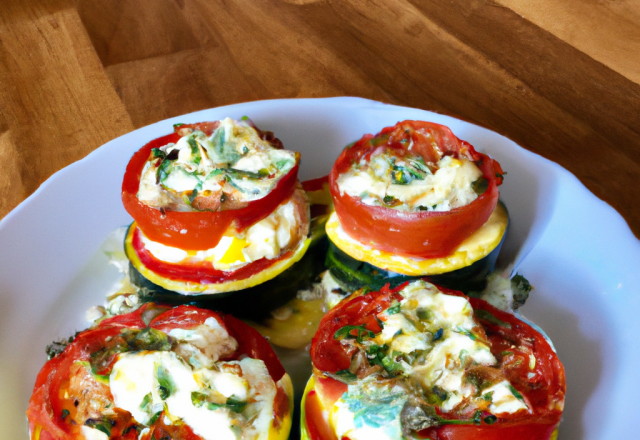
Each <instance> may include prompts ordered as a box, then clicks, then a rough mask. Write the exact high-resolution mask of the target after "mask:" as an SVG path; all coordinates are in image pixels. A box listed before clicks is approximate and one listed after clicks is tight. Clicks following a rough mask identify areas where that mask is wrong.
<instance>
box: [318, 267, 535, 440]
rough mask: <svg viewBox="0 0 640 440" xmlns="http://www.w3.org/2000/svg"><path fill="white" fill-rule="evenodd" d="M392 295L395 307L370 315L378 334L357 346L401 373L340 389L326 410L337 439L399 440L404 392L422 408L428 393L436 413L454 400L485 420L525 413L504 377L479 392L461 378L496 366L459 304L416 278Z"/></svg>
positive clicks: (464, 303)
mask: <svg viewBox="0 0 640 440" xmlns="http://www.w3.org/2000/svg"><path fill="white" fill-rule="evenodd" d="M400 294H401V295H402V297H403V298H402V300H401V301H400V302H398V303H395V304H392V305H391V306H390V307H389V308H388V309H386V310H385V311H383V312H382V313H379V314H378V315H377V318H378V319H380V320H381V321H382V322H383V325H382V331H380V332H379V333H377V334H376V335H375V336H374V337H372V338H371V339H368V338H365V339H364V340H363V342H362V344H363V345H362V346H363V347H365V348H366V347H374V346H377V347H387V348H384V350H385V355H386V358H387V359H389V358H390V359H391V360H392V362H394V363H396V364H397V365H399V366H400V367H401V368H400V371H401V372H400V373H399V375H398V376H395V377H394V376H393V375H392V376H391V377H390V378H386V377H383V376H381V375H378V374H372V375H369V376H367V377H366V378H364V379H361V380H358V381H355V382H353V383H351V384H350V385H349V386H348V391H347V392H346V393H345V394H344V395H343V396H342V397H341V398H340V399H338V401H337V402H336V403H335V404H334V405H333V406H332V407H331V408H330V409H329V422H330V425H331V427H332V429H333V430H334V432H335V433H336V434H337V437H338V438H342V437H343V436H346V437H348V438H350V439H352V440H360V439H389V440H391V439H398V438H403V436H402V411H403V408H404V406H405V404H406V403H407V402H412V401H416V400H415V399H414V400H412V399H411V394H415V397H416V398H417V401H423V402H426V401H427V400H428V398H427V397H426V396H429V395H432V394H433V393H434V391H433V390H436V389H437V390H438V393H439V394H438V398H439V399H440V400H439V403H438V404H437V406H438V407H439V408H440V410H441V411H442V412H443V413H448V412H451V411H454V410H456V409H457V408H456V407H457V405H459V404H461V403H462V402H465V403H464V404H465V405H471V408H473V405H478V406H479V407H482V408H485V410H487V409H488V411H489V412H491V413H492V414H505V413H506V414H513V413H516V412H518V411H528V407H527V405H526V403H525V402H524V401H523V399H522V396H520V394H519V393H518V392H517V391H515V389H514V388H513V387H512V386H511V384H510V383H509V381H508V380H507V379H506V378H504V376H502V379H500V380H498V381H495V382H493V383H490V384H488V385H482V387H483V388H482V389H479V388H477V386H479V385H475V384H474V383H475V382H472V381H470V380H467V376H466V372H467V371H468V368H469V367H471V366H473V367H475V366H485V367H497V366H498V362H497V360H496V359H495V357H494V356H493V355H492V353H491V350H490V346H489V345H488V344H487V343H486V342H484V341H483V340H482V338H481V337H480V336H478V335H477V334H475V333H474V332H475V331H477V328H476V325H477V324H476V321H475V319H474V315H473V309H472V307H471V304H470V303H469V301H468V300H467V299H466V298H464V297H458V296H452V295H446V294H444V293H442V292H440V291H439V290H438V289H437V288H436V287H435V286H433V285H432V284H429V283H426V282H424V281H421V280H420V281H414V282H412V283H410V284H409V285H408V286H407V287H405V288H404V289H403V290H402V291H400ZM411 359H413V360H411ZM385 368H386V367H385ZM496 371H497V373H496V374H498V375H500V374H501V373H500V372H499V370H496ZM479 396H482V397H479ZM487 401H490V404H489V405H488V408H487V403H486V402H487ZM467 409H468V408H467Z"/></svg>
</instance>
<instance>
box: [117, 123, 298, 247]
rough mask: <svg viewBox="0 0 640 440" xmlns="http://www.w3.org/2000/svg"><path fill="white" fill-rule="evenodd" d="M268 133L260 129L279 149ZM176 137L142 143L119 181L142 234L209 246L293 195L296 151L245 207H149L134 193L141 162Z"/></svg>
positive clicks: (175, 243) (205, 125) (169, 242)
mask: <svg viewBox="0 0 640 440" xmlns="http://www.w3.org/2000/svg"><path fill="white" fill-rule="evenodd" d="M214 125H215V123H207V122H202V123H199V124H189V125H182V126H180V127H177V128H176V129H177V130H179V129H180V128H185V127H190V128H198V129H203V130H204V131H205V133H207V131H213V129H212V127H213V126H214ZM214 128H215V127H214ZM265 133H267V134H265ZM268 133H270V132H259V134H261V136H263V137H265V139H266V140H270V139H271V142H272V144H273V145H274V146H275V147H276V148H281V146H282V143H281V142H280V141H277V139H275V138H274V137H273V134H272V133H271V134H270V135H268ZM179 139H180V135H178V134H176V133H171V134H169V135H166V136H162V137H160V138H158V139H154V140H152V141H151V142H149V143H148V144H146V145H145V146H143V147H142V148H141V149H140V150H138V151H137V152H136V153H135V154H134V155H133V157H132V158H131V160H130V161H129V164H128V165H127V169H126V171H125V174H124V179H123V181H122V203H123V204H124V207H125V209H126V210H127V212H128V213H129V214H130V215H131V217H133V218H134V220H135V221H136V222H137V223H138V225H139V226H140V228H141V229H142V230H143V231H144V233H145V235H146V236H147V237H149V238H150V239H151V240H153V241H157V242H159V243H162V244H164V245H167V246H172V247H177V248H180V249H188V250H206V249H211V248H213V247H215V246H216V244H218V242H219V241H220V238H221V237H222V235H223V234H224V232H225V231H226V230H227V229H228V228H229V227H231V226H233V227H234V228H235V229H236V230H237V231H243V230H244V229H246V228H248V227H249V226H251V225H252V224H254V223H256V222H258V221H260V220H262V219H263V218H265V217H267V216H268V215H269V214H271V212H273V210H274V209H276V208H277V207H278V205H280V203H281V202H282V201H283V200H285V199H286V198H288V197H289V196H291V194H293V191H294V189H295V186H296V182H297V180H298V168H299V164H300V155H299V154H296V164H295V165H294V166H293V168H292V169H291V170H289V172H288V173H287V174H285V175H284V176H282V177H281V178H280V179H279V180H278V181H277V183H276V184H275V186H274V188H273V189H272V190H271V191H270V192H269V193H268V194H267V195H266V196H264V197H263V198H261V199H258V200H254V201H251V202H249V203H248V204H247V206H246V207H244V208H240V209H232V210H226V211H218V212H208V211H207V212H204V211H203V212H178V211H168V210H167V211H160V210H158V209H154V208H151V207H149V206H147V205H145V204H144V203H142V202H140V201H139V200H138V196H137V194H138V189H139V187H140V176H141V174H142V170H143V168H144V165H145V163H146V161H147V159H148V158H149V155H150V153H151V150H152V149H153V148H160V147H162V146H164V145H166V144H168V143H169V142H177V141H178V140H179ZM276 141H277V142H276Z"/></svg>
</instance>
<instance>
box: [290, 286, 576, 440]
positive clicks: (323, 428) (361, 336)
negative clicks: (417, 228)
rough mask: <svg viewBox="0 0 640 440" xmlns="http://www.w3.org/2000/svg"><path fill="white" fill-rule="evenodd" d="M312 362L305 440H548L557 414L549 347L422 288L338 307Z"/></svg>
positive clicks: (472, 303) (521, 326) (482, 310)
mask: <svg viewBox="0 0 640 440" xmlns="http://www.w3.org/2000/svg"><path fill="white" fill-rule="evenodd" d="M311 360H312V362H313V369H314V374H313V377H312V378H311V381H310V382H309V384H308V387H307V390H306V391H305V396H304V398H305V400H304V403H303V409H302V424H301V425H302V438H303V439H311V440H331V439H350V440H359V439H371V438H376V439H405V438H406V439H408V438H425V439H426V438H428V439H431V440H444V439H447V440H466V439H469V440H471V439H475V440H480V439H482V440H499V439H500V440H509V439H514V440H515V439H518V440H529V439H530V440H534V439H535V440H545V439H547V440H548V439H549V438H551V436H552V435H553V433H554V432H555V431H556V429H557V426H558V424H559V422H560V419H561V416H562V411H563V407H564V395H565V388H566V385H565V377H564V368H563V366H562V364H561V363H560V361H559V360H558V357H557V355H556V353H555V352H554V350H553V348H552V346H551V345H550V344H549V342H548V341H547V340H546V338H545V336H543V335H542V334H541V333H539V332H538V331H536V330H534V329H533V328H532V327H531V326H529V325H528V324H526V323H524V322H523V321H522V320H520V319H518V318H517V317H516V316H515V315H513V314H510V313H507V312H503V311H501V310H499V309H496V308H495V307H493V306H491V305H489V304H488V303H487V302H485V301H483V300H481V299H476V298H469V297H466V296H465V295H463V294H462V293H460V292H456V291H451V290H447V289H444V288H438V287H436V286H434V285H433V284H430V283H428V282H426V281H423V280H417V281H412V282H410V283H406V284H404V285H401V286H399V287H397V288H395V289H390V288H388V287H385V288H383V289H382V290H380V291H377V292H371V293H364V292H362V291H360V292H356V293H354V294H353V295H352V296H350V297H349V298H348V299H346V300H344V301H342V302H341V303H340V304H339V305H338V306H337V307H335V308H334V309H332V310H331V311H330V312H329V313H328V314H327V315H326V316H325V318H324V319H323V320H322V322H321V323H320V328H319V329H318V332H317V333H316V335H315V337H314V339H313V342H312V345H311Z"/></svg>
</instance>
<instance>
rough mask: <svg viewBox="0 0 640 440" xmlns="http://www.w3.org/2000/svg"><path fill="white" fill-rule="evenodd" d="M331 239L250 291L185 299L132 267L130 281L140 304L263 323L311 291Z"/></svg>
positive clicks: (312, 247)
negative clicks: (183, 306)
mask: <svg viewBox="0 0 640 440" xmlns="http://www.w3.org/2000/svg"><path fill="white" fill-rule="evenodd" d="M327 246H328V239H327V238H326V235H325V236H322V237H319V238H317V239H315V240H314V241H313V242H312V243H311V245H310V246H309V249H308V250H307V252H306V253H305V255H304V256H303V257H302V258H301V259H300V261H298V262H297V263H296V264H294V265H293V266H291V267H290V268H289V269H287V270H285V271H284V272H282V273H281V274H279V275H278V276H276V277H275V278H273V279H271V280H269V281H267V282H265V283H262V284H260V285H258V286H254V287H251V288H249V289H244V290H239V291H235V292H226V293H225V294H211V295H206V294H205V295H182V294H180V293H177V292H173V291H171V290H167V289H165V288H164V287H161V286H158V285H157V284H155V283H153V282H151V281H149V280H148V279H147V278H145V277H144V276H143V275H142V274H141V273H140V272H139V271H138V270H137V269H136V268H135V267H133V265H132V264H131V263H129V279H130V281H131V284H133V285H134V286H136V287H137V288H138V289H139V295H140V300H141V301H143V302H157V303H165V304H172V305H174V304H175V305H178V304H189V305H194V306H197V307H201V308H207V309H213V310H216V311H220V312H224V313H229V314H233V315H234V316H236V317H238V318H242V319H252V320H260V319H262V318H264V317H266V316H267V315H268V314H269V313H270V312H271V311H272V310H274V309H277V308H278V307H281V306H283V305H285V304H286V303H287V302H289V301H290V300H291V299H293V298H294V297H295V296H296V293H297V292H298V290H304V289H306V288H309V286H310V285H311V283H313V282H314V281H315V279H316V277H317V276H318V275H319V274H320V273H321V272H323V271H324V270H325V269H326V268H325V264H324V260H325V254H326V249H327Z"/></svg>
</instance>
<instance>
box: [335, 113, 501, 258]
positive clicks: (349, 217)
mask: <svg viewBox="0 0 640 440" xmlns="http://www.w3.org/2000/svg"><path fill="white" fill-rule="evenodd" d="M408 145H412V146H411V152H413V153H418V154H420V155H421V156H422V157H423V158H424V160H425V162H437V159H438V153H437V151H436V148H437V149H439V150H440V151H441V152H442V153H443V154H444V155H451V156H453V157H455V158H464V159H467V160H471V161H473V162H475V164H476V165H477V166H478V168H480V170H481V171H482V174H483V177H484V178H485V179H487V182H488V186H487V189H486V191H485V192H484V193H483V194H482V195H480V196H479V197H478V198H476V199H475V200H474V201H473V202H471V203H469V204H468V205H465V206H462V207H459V208H454V209H452V210H450V211H442V212H436V211H416V212H405V211H397V210H395V209H391V208H387V207H384V206H371V205H367V204H365V203H363V202H362V201H361V199H360V198H357V197H352V196H350V195H348V194H346V193H344V194H341V193H340V190H339V188H338V183H337V180H338V177H339V176H340V174H343V173H345V172H347V171H348V170H349V168H350V167H351V165H352V164H353V163H358V162H360V160H361V159H364V160H367V158H368V157H370V155H371V154H372V153H373V152H374V151H376V150H377V149H379V148H383V147H384V148H390V149H393V150H396V151H397V152H398V154H405V153H404V152H406V151H407V150H408V147H407V146H408ZM502 174H503V171H502V168H501V167H500V164H499V163H498V162H496V161H495V160H493V159H491V158H490V157H489V156H486V155H484V154H482V153H478V152H477V151H476V150H475V149H474V148H473V146H472V145H471V144H469V143H468V142H465V141H462V140H460V139H458V138H457V137H456V136H455V135H454V134H453V132H451V130H450V129H449V128H448V127H445V126H444V125H439V124H434V123H431V122H421V121H403V122H398V123H397V124H396V125H395V126H393V127H386V128H384V129H383V130H382V131H381V132H380V133H379V134H377V135H376V136H372V135H365V136H364V137H363V138H362V139H360V140H359V141H358V142H356V143H355V144H354V145H352V146H348V147H347V148H345V149H344V151H343V152H342V154H340V156H339V157H338V159H337V160H336V162H335V164H334V165H333V169H332V170H331V174H330V176H329V182H330V189H331V195H332V196H333V200H334V205H335V210H336V213H337V214H338V217H339V218H340V224H341V226H342V228H343V229H344V230H345V232H346V233H347V234H348V235H349V236H351V237H352V238H354V239H356V240H358V241H360V242H361V243H363V244H367V245H371V246H372V247H374V248H375V249H380V250H385V251H388V252H394V253H396V254H400V255H410V256H418V257H423V258H439V257H445V256H447V255H449V254H450V253H452V252H453V251H454V250H455V249H456V248H457V247H458V246H459V245H460V243H462V242H463V241H464V240H465V239H466V238H468V237H469V236H471V234H473V232H474V231H476V230H477V229H478V228H480V226H482V225H483V224H484V223H485V222H486V221H487V219H488V218H489V216H490V215H491V213H492V212H493V209H494V208H495V206H496V203H497V202H498V195H499V193H498V185H500V184H502Z"/></svg>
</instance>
